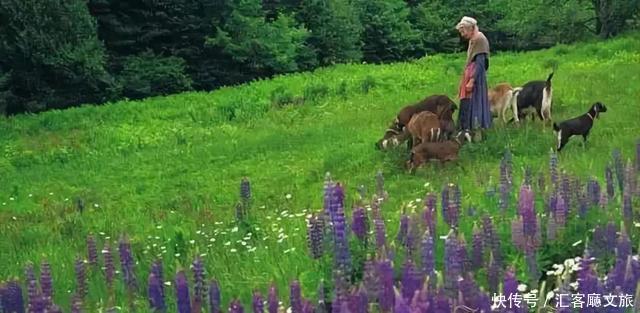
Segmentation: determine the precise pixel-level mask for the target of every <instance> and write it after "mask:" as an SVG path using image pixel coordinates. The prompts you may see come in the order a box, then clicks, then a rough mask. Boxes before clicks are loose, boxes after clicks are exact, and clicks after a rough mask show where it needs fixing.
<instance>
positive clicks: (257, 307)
mask: <svg viewBox="0 0 640 313" xmlns="http://www.w3.org/2000/svg"><path fill="white" fill-rule="evenodd" d="M252 304H253V305H252V307H253V313H264V298H263V297H262V294H260V292H259V291H254V292H253V299H252Z"/></svg>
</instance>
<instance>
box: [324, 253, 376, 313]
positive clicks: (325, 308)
mask: <svg viewBox="0 0 640 313" xmlns="http://www.w3.org/2000/svg"><path fill="white" fill-rule="evenodd" d="M369 263H370V262H369ZM370 264H371V263H370ZM371 267H373V265H372V264H371ZM364 268H365V277H364V281H365V283H367V282H368V281H367V277H366V275H367V274H366V273H367V271H368V269H369V268H368V267H367V263H366V262H365V266H364ZM373 270H374V271H375V269H373ZM374 275H375V274H374ZM373 283H375V284H377V281H374V282H373ZM326 294H327V293H326V291H325V286H324V279H320V283H319V284H318V296H317V297H318V307H317V312H316V313H327V312H328V309H329V308H327V303H326Z"/></svg>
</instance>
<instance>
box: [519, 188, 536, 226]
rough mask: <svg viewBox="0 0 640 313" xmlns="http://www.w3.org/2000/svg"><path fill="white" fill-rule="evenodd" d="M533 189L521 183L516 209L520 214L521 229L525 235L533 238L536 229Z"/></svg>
mask: <svg viewBox="0 0 640 313" xmlns="http://www.w3.org/2000/svg"><path fill="white" fill-rule="evenodd" d="M533 201H534V200H533V190H531V186H528V185H523V186H522V188H521V189H520V199H519V201H518V211H519V213H520V215H521V216H522V231H523V234H524V236H525V237H529V238H533V237H535V235H536V232H537V231H538V226H537V221H536V212H535V209H534V204H533Z"/></svg>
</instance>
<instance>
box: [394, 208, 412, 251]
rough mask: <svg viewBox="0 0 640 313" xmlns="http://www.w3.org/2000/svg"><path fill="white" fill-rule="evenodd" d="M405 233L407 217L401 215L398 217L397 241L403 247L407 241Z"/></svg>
mask: <svg viewBox="0 0 640 313" xmlns="http://www.w3.org/2000/svg"><path fill="white" fill-rule="evenodd" d="M407 232H409V216H408V215H406V214H402V215H401V216H400V227H399V228H398V237H397V238H396V240H398V242H399V243H401V244H402V245H405V243H406V239H407Z"/></svg>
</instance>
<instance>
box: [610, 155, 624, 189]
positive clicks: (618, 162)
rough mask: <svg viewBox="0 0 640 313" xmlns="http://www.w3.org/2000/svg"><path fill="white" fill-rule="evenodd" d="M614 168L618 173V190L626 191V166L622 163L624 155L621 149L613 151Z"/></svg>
mask: <svg viewBox="0 0 640 313" xmlns="http://www.w3.org/2000/svg"><path fill="white" fill-rule="evenodd" d="M612 157H613V167H614V169H615V172H616V178H617V179H618V188H619V189H618V190H619V191H620V192H622V191H623V190H624V164H623V162H622V154H621V153H620V149H617V148H616V149H613V152H612Z"/></svg>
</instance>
